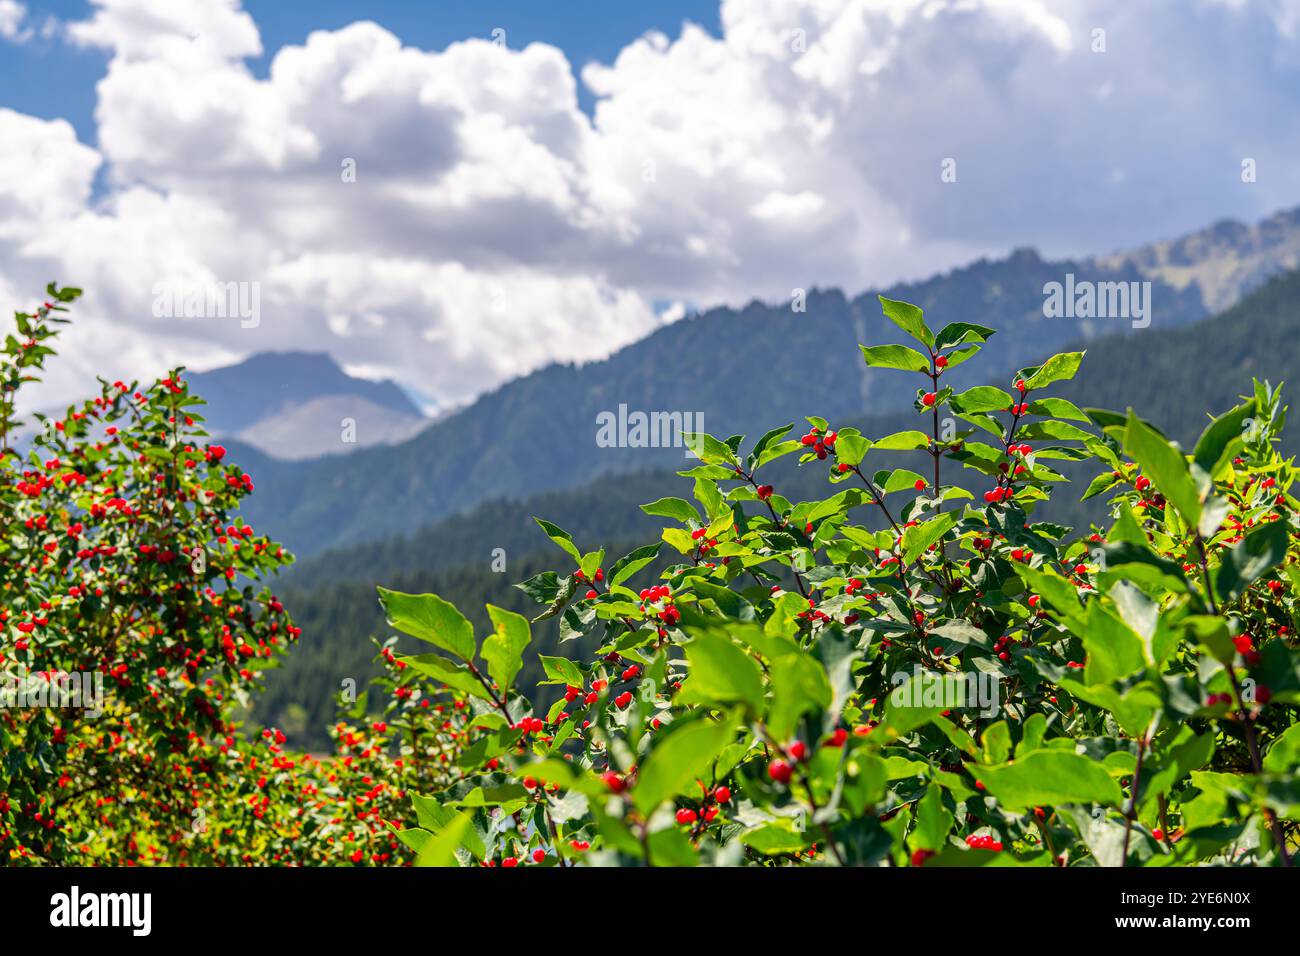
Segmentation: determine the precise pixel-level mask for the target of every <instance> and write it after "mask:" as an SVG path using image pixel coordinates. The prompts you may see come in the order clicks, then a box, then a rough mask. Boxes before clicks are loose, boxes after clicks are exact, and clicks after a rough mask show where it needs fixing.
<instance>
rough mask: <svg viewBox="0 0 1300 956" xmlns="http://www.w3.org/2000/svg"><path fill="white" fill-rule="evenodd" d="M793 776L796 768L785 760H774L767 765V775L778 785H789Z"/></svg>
mask: <svg viewBox="0 0 1300 956" xmlns="http://www.w3.org/2000/svg"><path fill="white" fill-rule="evenodd" d="M793 774H794V768H793V767H791V766H790V765H789V764H788V763H786V762H785V761H784V760H773V761H772V762H771V763H770V764H768V765H767V775H768V776H769V777H771V778H772V779H773V780H775V781H776V782H777V783H789V782H790V777H791V776H793Z"/></svg>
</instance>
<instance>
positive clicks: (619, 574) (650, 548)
mask: <svg viewBox="0 0 1300 956" xmlns="http://www.w3.org/2000/svg"><path fill="white" fill-rule="evenodd" d="M657 557H659V545H657V544H647V545H645V546H644V547H641V548H637V549H636V550H635V551H633V552H631V553H630V554H627V555H624V556H623V557H621V558H619V559H618V560H617V561H615V562H614V566H613V567H612V568H610V569H609V586H610V587H614V586H615V585H619V584H622V583H623V582H624V581H626V580H627V579H628V578H630V577H632V575H634V574H636V573H637V572H638V571H640V570H641V569H642V568H644V567H646V566H647V565H649V564H651V563H653V562H654V560H655V558H657Z"/></svg>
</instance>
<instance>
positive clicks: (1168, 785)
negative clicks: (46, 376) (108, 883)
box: [0, 286, 1300, 867]
mask: <svg viewBox="0 0 1300 956" xmlns="http://www.w3.org/2000/svg"><path fill="white" fill-rule="evenodd" d="M76 297H77V290H75V289H60V288H58V287H56V286H51V287H50V288H49V290H48V298H49V301H48V302H47V303H45V304H44V305H43V306H41V307H40V308H38V309H36V310H34V311H33V312H31V313H20V314H19V315H18V316H17V335H16V336H10V337H9V338H8V340H7V341H6V344H5V348H4V351H3V356H4V363H3V370H2V372H0V376H2V378H3V382H4V391H3V394H2V396H0V435H2V436H3V446H2V447H3V450H4V455H3V458H2V459H0V468H2V469H3V476H2V477H3V482H2V483H0V488H2V490H0V502H3V507H4V534H3V536H2V538H0V589H2V593H3V597H2V599H0V624H2V625H3V643H2V644H0V669H3V674H4V676H5V678H6V679H7V680H10V681H18V680H27V681H41V680H45V681H51V680H54V679H55V678H57V677H58V676H59V675H62V674H69V673H88V672H93V673H98V674H100V675H102V676H103V679H104V688H105V689H104V699H103V702H102V704H103V706H102V713H99V714H96V715H91V714H88V713H86V712H84V711H78V710H75V709H71V710H70V709H67V708H57V707H26V708H21V707H11V706H7V707H5V708H4V709H3V710H0V756H3V761H2V762H0V851H3V853H4V854H5V857H6V859H7V860H8V861H10V862H19V863H32V864H62V863H68V862H74V863H75V862H104V863H110V864H118V865H121V864H170V865H175V864H208V863H218V864H234V865H246V864H289V863H297V864H327V863H328V864H351V865H385V864H397V865H409V864H412V863H415V864H425V865H483V866H504V867H515V866H559V867H568V866H575V865H657V866H691V865H697V864H713V865H738V864H751V865H759V866H792V865H874V866H880V865H894V866H1060V867H1065V866H1124V865H1128V866H1137V865H1145V866H1168V865H1189V864H1206V863H1214V864H1235V865H1265V866H1290V865H1291V857H1292V855H1293V853H1294V852H1295V849H1296V845H1297V840H1298V838H1297V821H1298V820H1300V788H1298V787H1297V782H1296V767H1297V764H1298V763H1300V731H1298V730H1296V726H1295V714H1296V706H1297V704H1298V703H1300V653H1298V652H1297V646H1296V638H1295V628H1296V627H1297V624H1298V622H1297V620H1296V611H1295V608H1296V601H1295V596H1296V593H1297V591H1298V590H1300V568H1297V565H1296V554H1297V518H1296V514H1297V510H1296V507H1297V501H1296V499H1295V498H1294V497H1293V496H1292V495H1291V494H1290V493H1289V489H1291V487H1292V485H1293V482H1294V478H1295V469H1294V468H1293V467H1292V464H1291V462H1289V461H1286V460H1283V459H1282V458H1281V456H1280V455H1279V454H1278V453H1277V451H1276V448H1275V446H1276V443H1277V438H1278V435H1279V433H1280V431H1281V429H1282V427H1283V424H1284V421H1285V416H1286V409H1285V407H1284V406H1283V405H1282V404H1281V400H1280V396H1279V393H1278V390H1277V389H1275V388H1273V387H1271V386H1270V385H1268V384H1266V383H1259V382H1256V383H1255V384H1254V387H1253V390H1252V392H1251V394H1249V395H1248V396H1246V397H1244V398H1243V400H1242V403H1241V404H1240V405H1238V406H1237V407H1236V408H1233V409H1231V410H1229V411H1227V412H1226V413H1224V414H1222V415H1220V416H1218V417H1216V418H1213V419H1210V420H1208V422H1207V425H1206V427H1205V431H1204V433H1203V434H1202V435H1201V437H1200V439H1199V440H1198V441H1197V443H1196V445H1195V447H1194V448H1192V449H1191V450H1190V452H1188V451H1187V450H1185V449H1182V448H1180V447H1178V446H1177V445H1176V444H1174V443H1172V442H1170V441H1169V440H1168V439H1167V438H1166V437H1165V436H1164V435H1162V434H1161V432H1160V431H1159V429H1158V428H1156V427H1155V426H1154V425H1153V424H1151V423H1149V422H1146V421H1144V420H1143V419H1141V418H1140V417H1139V416H1138V415H1137V414H1136V413H1135V412H1134V411H1133V410H1131V409H1129V410H1126V411H1125V412H1123V413H1121V412H1118V411H1109V410H1105V409H1100V408H1079V407H1077V406H1075V405H1074V404H1072V403H1070V402H1068V401H1065V400H1064V399H1061V398H1057V397H1052V396H1051V395H1050V389H1051V386H1052V385H1053V384H1055V383H1058V382H1061V381H1063V380H1066V379H1069V378H1071V377H1072V376H1073V375H1074V374H1075V372H1076V370H1077V369H1078V367H1079V364H1080V362H1081V361H1082V360H1083V355H1082V354H1081V353H1066V354H1061V355H1055V356H1053V357H1051V358H1050V359H1048V360H1047V361H1045V362H1044V363H1043V364H1042V365H1040V366H1037V367H1034V368H1026V369H1023V370H1021V371H1020V372H1019V373H1018V374H1016V375H1015V376H1014V377H1013V378H1012V379H1011V380H1010V381H1009V382H1007V383H1004V384H1005V387H996V386H980V387H975V388H970V389H967V390H965V391H962V392H954V391H953V389H951V388H949V387H947V386H946V385H945V383H944V374H945V372H946V370H947V369H950V368H952V367H954V366H956V365H958V364H960V363H962V362H965V361H969V360H971V359H973V358H975V357H976V356H977V355H978V354H979V353H980V351H981V350H982V349H983V347H984V346H985V344H986V343H987V342H988V341H989V339H990V338H991V337H992V335H993V334H994V333H993V330H991V329H988V328H984V327H981V326H977V325H972V324H969V323H961V322H957V323H954V324H951V325H948V326H946V327H944V328H943V329H941V330H940V331H938V332H937V333H936V332H933V331H931V329H930V328H929V327H928V325H927V324H926V322H925V319H924V317H923V315H922V313H921V310H919V309H917V308H916V307H914V306H911V305H908V304H906V303H903V302H896V301H891V300H888V299H882V300H881V302H882V306H883V308H884V311H885V314H886V315H887V316H888V317H889V318H890V319H892V320H893V322H894V323H895V324H897V325H898V327H899V328H900V329H901V331H902V332H903V333H905V334H906V335H907V336H908V337H909V339H910V344H907V345H900V344H895V345H879V346H872V347H863V349H862V353H863V358H864V361H865V362H866V363H867V364H868V365H869V366H872V367H873V368H882V369H893V370H896V371H897V372H898V373H899V374H905V375H912V376H915V378H916V381H917V383H918V387H917V390H916V398H915V410H916V414H917V427H916V429H914V430H908V431H903V432H899V433H896V434H893V435H888V436H883V437H878V438H874V439H873V438H869V437H867V436H865V435H862V434H860V433H859V432H858V431H857V430H855V429H852V428H839V429H837V428H835V427H833V425H832V423H830V422H827V421H825V420H823V419H820V418H815V417H814V418H810V419H808V427H807V429H806V430H804V429H802V428H801V429H800V431H802V432H803V434H798V433H797V432H796V431H795V429H794V426H793V425H786V426H783V427H780V428H776V429H773V430H772V431H770V432H768V433H766V434H765V435H763V436H761V437H760V438H758V440H757V441H755V442H753V443H752V444H751V443H749V442H747V441H746V439H745V438H744V437H742V436H732V437H729V438H727V439H725V440H723V439H719V438H717V437H714V436H710V435H705V434H699V435H694V436H691V447H692V450H693V452H694V454H695V456H696V458H698V460H699V462H698V464H697V465H696V466H695V467H693V468H691V469H689V470H687V471H685V472H683V474H684V475H685V476H686V477H687V478H689V479H691V480H692V481H693V489H694V494H693V497H694V500H693V501H688V500H686V499H683V498H676V497H667V498H661V499H659V500H657V501H655V502H652V503H650V504H647V505H644V506H643V508H644V510H645V511H646V512H647V513H649V514H651V515H656V516H660V517H663V518H664V519H666V520H667V521H668V522H669V527H667V528H665V529H664V531H663V534H662V538H661V540H660V541H658V542H655V543H652V544H648V545H646V546H645V547H642V548H638V549H636V550H634V551H632V552H631V553H630V554H627V555H625V556H623V557H621V558H618V559H617V560H609V561H607V556H606V554H605V553H604V551H603V550H601V549H599V548H598V549H596V550H585V549H584V548H581V547H579V546H578V545H577V544H576V543H575V542H574V541H573V540H572V539H571V538H570V536H569V535H568V534H566V533H565V532H564V531H563V530H562V529H560V528H558V527H556V526H555V525H553V524H551V523H549V522H546V521H543V520H539V521H538V524H539V526H540V527H541V529H542V531H543V532H544V533H545V535H546V536H547V537H549V538H550V540H552V541H553V542H554V543H555V544H556V545H557V546H558V548H559V549H560V550H561V551H562V552H563V553H564V555H565V556H566V558H565V560H566V564H565V565H564V567H563V568H562V569H561V570H558V571H549V572H545V573H542V574H539V575H537V576H535V577H533V578H531V579H530V580H528V581H525V582H523V583H521V584H520V585H519V587H520V588H522V589H523V590H524V591H525V592H526V593H527V594H528V595H529V596H530V597H531V598H532V599H534V600H535V601H536V602H537V604H538V614H537V616H536V617H535V618H534V619H533V620H531V621H530V620H529V619H528V618H526V617H524V616H521V615H519V614H516V613H513V612H511V611H507V610H504V609H501V608H496V607H491V606H489V607H488V609H487V610H488V613H489V617H490V620H491V622H492V625H493V627H492V630H491V632H490V633H487V634H483V635H476V634H475V633H474V628H473V626H472V625H471V624H470V623H469V621H468V620H467V619H466V618H465V617H464V616H463V615H462V614H461V613H460V612H459V611H458V610H457V609H456V608H455V607H454V606H452V605H451V604H450V603H448V602H446V601H444V600H442V599H441V598H439V597H438V596H436V595H431V594H423V595H412V594H404V593H400V592H397V591H391V590H386V589H381V590H380V593H379V597H380V600H381V602H382V603H383V606H384V608H385V610H386V613H387V616H388V620H389V622H390V624H391V625H392V626H393V628H394V629H395V630H396V631H398V632H401V634H403V635H405V637H404V638H400V639H399V638H397V637H389V638H388V639H387V640H385V641H382V642H381V643H380V644H379V648H378V649H379V659H380V660H381V662H382V663H383V664H384V666H385V669H386V670H385V676H384V677H383V678H382V679H380V680H379V681H377V682H376V683H375V684H374V685H372V686H371V687H370V688H369V689H368V690H367V691H366V692H364V693H362V694H361V695H360V696H359V697H358V698H357V699H355V700H345V701H341V711H340V716H339V721H338V723H337V725H336V727H335V733H334V736H335V739H336V745H337V746H336V752H335V753H334V754H332V755H330V756H322V757H313V756H310V755H305V754H301V753H295V752H293V751H292V750H290V749H289V748H288V741H287V740H286V739H285V737H284V735H283V734H282V733H280V732H279V731H277V730H275V729H274V728H270V729H266V730H264V731H262V732H261V733H254V734H246V733H244V732H243V730H242V729H241V726H240V724H239V722H238V720H237V719H236V715H237V714H238V713H239V711H240V709H241V707H242V706H243V705H246V704H247V703H248V702H249V701H250V700H251V696H250V695H252V694H254V693H255V692H256V690H257V687H258V683H259V675H260V674H261V672H262V671H264V670H265V669H266V668H267V667H271V666H274V664H275V663H276V659H277V657H278V655H280V654H281V653H283V652H285V651H286V650H287V649H288V646H289V645H290V644H292V643H293V641H294V640H295V638H296V637H297V634H298V632H297V629H296V628H295V627H294V626H293V624H292V623H291V621H290V619H289V618H288V617H287V616H286V613H285V609H284V608H283V607H282V606H281V604H280V602H279V601H278V600H276V598H275V597H274V596H273V595H272V594H271V593H270V592H269V591H268V590H266V589H264V588H262V589H260V590H259V589H258V582H259V581H260V580H262V579H264V578H265V577H266V576H268V575H269V574H271V573H273V572H274V571H275V570H276V569H277V568H279V567H281V566H282V565H284V564H285V563H287V562H288V561H289V560H290V557H289V556H288V555H287V554H286V553H285V552H284V551H283V550H282V549H281V548H280V547H279V546H278V545H276V544H274V543H273V542H271V541H269V540H268V539H266V538H264V537H261V536H258V535H256V534H255V532H254V531H253V529H251V528H249V527H247V526H246V525H244V524H243V523H242V522H241V521H240V519H239V517H238V513H237V508H238V503H239V500H240V499H241V498H242V497H243V496H245V495H247V494H250V493H252V491H253V482H252V480H251V479H250V478H249V477H248V476H247V475H246V474H244V473H243V472H242V471H241V470H240V469H238V468H237V467H236V466H234V465H232V464H230V463H228V462H227V461H226V460H225V453H224V450H223V449H221V448H220V446H217V445H213V444H211V443H210V442H208V441H207V436H206V434H205V433H204V432H203V420H202V417H201V414H200V410H201V404H202V403H201V400H200V399H198V398H197V397H196V396H192V395H191V394H190V393H189V390H188V386H187V385H186V383H185V381H184V380H183V377H182V375H181V373H180V372H179V371H174V372H173V373H171V374H170V375H169V376H168V377H167V378H164V379H162V380H161V381H159V382H157V383H155V384H153V385H150V386H147V387H145V386H141V385H139V384H130V385H128V384H126V383H122V382H115V383H111V384H110V383H107V382H101V383H100V384H101V387H100V390H99V393H98V394H97V395H96V396H95V397H94V398H93V399H91V400H89V401H87V402H85V403H84V404H82V405H80V406H76V407H72V408H69V409H68V410H67V412H66V413H65V414H64V415H63V416H61V417H58V418H55V419H50V420H48V421H42V425H43V426H44V427H42V428H41V429H40V430H39V432H38V433H37V434H36V436H35V437H34V438H33V439H32V440H31V447H30V448H28V449H27V450H26V451H24V452H20V451H18V450H17V449H16V448H15V447H14V443H15V441H16V438H15V435H16V431H15V429H16V425H17V422H16V421H15V418H14V415H15V408H16V406H15V397H16V394H17V392H18V389H19V387H20V386H21V385H22V384H23V383H24V382H26V381H29V380H31V379H32V378H33V377H34V376H35V375H36V374H38V373H39V372H40V370H41V368H42V367H43V364H44V361H45V359H46V358H47V357H48V356H49V355H50V354H52V353H51V349H50V347H49V340H50V339H51V338H52V337H53V336H54V335H55V333H56V331H57V330H56V326H57V325H58V324H59V323H60V322H61V321H63V312H64V311H65V309H66V307H67V306H68V304H70V303H71V302H72V301H73V300H74V299H75V298H76ZM958 423H959V424H958ZM788 456H797V458H798V461H799V463H800V466H801V467H807V468H816V469H820V470H822V471H824V472H825V474H826V480H827V485H828V489H827V495H826V496H825V497H824V498H822V499H820V500H813V501H792V500H790V499H789V498H787V497H785V496H784V495H783V494H782V493H781V488H780V487H779V478H773V477H771V476H772V475H774V474H779V472H780V468H779V467H776V468H774V467H772V466H773V463H774V462H776V461H778V460H779V459H787V458H788ZM891 459H892V464H893V465H894V467H890V466H891ZM918 460H919V461H921V462H923V463H924V464H923V465H922V466H915V467H919V469H920V470H919V471H916V470H910V469H909V468H908V467H904V466H905V465H911V464H913V463H914V462H915V461H918ZM900 462H901V463H902V464H901V465H900V464H899V463H900ZM1060 462H1073V463H1084V464H1085V465H1087V464H1090V465H1091V466H1092V467H1093V469H1094V470H1095V471H1096V473H1097V474H1096V478H1095V479H1094V480H1092V481H1091V483H1090V484H1089V485H1088V487H1087V488H1086V490H1085V491H1083V495H1084V497H1087V498H1101V499H1102V500H1104V501H1105V502H1107V504H1108V509H1107V510H1108V513H1109V518H1108V520H1107V522H1106V523H1105V526H1104V527H1101V526H1094V527H1090V528H1086V529H1071V528H1067V527H1064V526H1061V525H1059V524H1054V523H1052V522H1051V521H1050V520H1046V519H1044V518H1043V517H1041V516H1040V517H1036V512H1041V511H1045V510H1047V509H1046V507H1045V506H1046V503H1047V502H1048V501H1049V497H1050V495H1051V493H1052V491H1053V489H1054V488H1056V486H1058V485H1060V484H1062V483H1063V482H1064V477H1063V476H1062V474H1061V473H1060V472H1059V471H1057V470H1055V469H1054V468H1053V463H1060ZM784 464H786V463H784V462H783V465H784ZM1058 467H1059V464H1058ZM922 472H923V473H922ZM962 476H967V477H970V478H971V479H972V481H971V482H970V485H971V487H970V488H969V489H968V488H966V487H963V485H962V483H960V482H959V480H958V479H959V478H960V477H962ZM1076 494H1078V492H1076ZM665 555H666V556H667V560H668V564H667V566H666V567H665ZM541 622H547V623H546V624H544V625H541V626H546V627H554V626H558V628H559V632H560V635H561V638H562V640H564V641H569V640H573V641H574V643H573V644H572V645H570V646H573V647H586V648H590V647H595V648H596V650H595V651H594V652H592V653H589V654H585V655H576V654H575V655H574V656H573V657H572V658H571V657H561V656H554V657H552V656H542V657H541V658H540V664H541V667H542V672H543V673H544V674H545V675H546V679H545V680H544V681H543V682H542V684H541V685H540V686H537V687H529V688H521V687H518V686H516V678H517V677H518V676H519V674H520V673H521V671H522V669H523V666H524V661H525V656H526V655H529V654H530V644H531V642H532V629H533V627H534V625H539V624H540V623H541ZM413 641H418V642H423V643H424V644H425V645H427V653H422V654H412V653H407V652H406V651H407V650H408V649H411V648H413ZM532 653H535V652H532ZM24 675H26V676H24ZM379 699H382V701H383V703H382V705H377V704H376V700H379Z"/></svg>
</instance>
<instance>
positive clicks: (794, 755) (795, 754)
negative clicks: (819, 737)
mask: <svg viewBox="0 0 1300 956" xmlns="http://www.w3.org/2000/svg"><path fill="white" fill-rule="evenodd" d="M787 749H788V750H789V753H790V758H791V759H792V760H795V761H800V760H803V758H804V757H806V756H808V745H807V744H805V743H804V742H803V741H802V740H796V741H795V742H794V743H792V744H791V745H790V746H789V748H787Z"/></svg>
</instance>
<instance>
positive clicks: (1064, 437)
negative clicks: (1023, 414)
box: [1018, 419, 1096, 442]
mask: <svg viewBox="0 0 1300 956" xmlns="http://www.w3.org/2000/svg"><path fill="white" fill-rule="evenodd" d="M1018 435H1019V437H1021V438H1023V439H1024V440H1025V441H1038V440H1041V439H1043V438H1050V439H1052V440H1053V441H1081V442H1087V441H1094V440H1095V439H1096V436H1095V435H1091V434H1089V433H1088V432H1086V431H1084V430H1083V429H1082V428H1079V427H1078V426H1076V425H1071V424H1070V423H1069V422H1057V421H1052V420H1051V419H1047V420H1045V421H1041V422H1030V423H1029V424H1028V425H1025V426H1023V427H1022V428H1021V429H1020V431H1019V432H1018Z"/></svg>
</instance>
